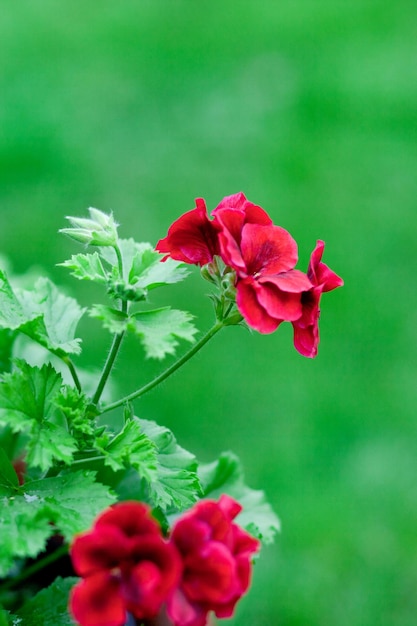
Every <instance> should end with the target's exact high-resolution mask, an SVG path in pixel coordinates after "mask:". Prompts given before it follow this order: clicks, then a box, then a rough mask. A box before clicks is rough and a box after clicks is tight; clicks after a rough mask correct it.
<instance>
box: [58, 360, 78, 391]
mask: <svg viewBox="0 0 417 626" xmlns="http://www.w3.org/2000/svg"><path fill="white" fill-rule="evenodd" d="M62 360H63V362H64V363H65V364H66V365H67V367H68V369H69V371H70V372H71V376H72V379H73V381H74V384H75V386H76V387H77V389H78V391H80V392H81V383H80V379H79V378H78V374H77V370H76V369H75V365H74V363H73V362H72V361H71V359H70V358H69V356H63V357H62Z"/></svg>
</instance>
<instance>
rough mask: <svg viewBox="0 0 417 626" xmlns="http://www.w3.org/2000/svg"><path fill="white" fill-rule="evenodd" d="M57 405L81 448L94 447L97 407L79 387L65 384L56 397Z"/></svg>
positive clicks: (55, 402)
mask: <svg viewBox="0 0 417 626" xmlns="http://www.w3.org/2000/svg"><path fill="white" fill-rule="evenodd" d="M54 404H55V406H56V407H57V408H58V409H60V410H61V411H62V413H63V414H64V416H65V419H66V421H67V424H68V430H69V431H70V433H71V434H72V436H73V437H74V438H75V439H76V440H77V442H78V448H79V450H83V449H85V448H88V447H92V445H93V442H94V435H95V425H96V419H95V418H96V416H97V407H96V406H95V405H92V404H91V403H90V399H89V398H87V396H86V395H85V394H84V393H83V392H81V391H78V389H75V388H74V387H70V386H69V385H64V386H63V387H61V390H60V392H59V393H58V395H57V396H56V397H55V399H54Z"/></svg>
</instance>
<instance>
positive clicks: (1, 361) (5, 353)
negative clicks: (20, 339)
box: [0, 328, 17, 373]
mask: <svg viewBox="0 0 417 626" xmlns="http://www.w3.org/2000/svg"><path fill="white" fill-rule="evenodd" d="M16 335H17V333H16V332H15V331H12V330H9V329H6V328H0V373H1V372H10V368H11V358H12V353H13V344H14V341H15V339H16Z"/></svg>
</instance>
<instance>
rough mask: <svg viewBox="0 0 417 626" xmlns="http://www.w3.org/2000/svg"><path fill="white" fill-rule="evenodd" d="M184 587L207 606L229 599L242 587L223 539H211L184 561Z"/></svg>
mask: <svg viewBox="0 0 417 626" xmlns="http://www.w3.org/2000/svg"><path fill="white" fill-rule="evenodd" d="M182 588H183V590H184V593H185V594H186V595H187V597H188V598H189V599H190V600H192V601H194V602H203V603H204V604H206V605H207V606H212V605H214V604H218V603H219V602H228V601H229V600H230V599H231V597H233V596H234V595H235V594H236V592H237V590H238V589H239V584H238V579H237V576H236V564H235V559H234V557H233V556H232V554H231V553H230V551H229V550H228V548H227V547H226V546H225V545H223V544H222V543H220V542H217V541H210V542H209V543H207V544H206V545H205V546H204V547H203V548H202V549H201V550H200V551H199V552H197V553H193V554H190V555H189V556H188V557H187V559H186V560H185V563H184V574H183V580H182Z"/></svg>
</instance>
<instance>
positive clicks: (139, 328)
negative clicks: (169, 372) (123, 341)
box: [89, 304, 197, 359]
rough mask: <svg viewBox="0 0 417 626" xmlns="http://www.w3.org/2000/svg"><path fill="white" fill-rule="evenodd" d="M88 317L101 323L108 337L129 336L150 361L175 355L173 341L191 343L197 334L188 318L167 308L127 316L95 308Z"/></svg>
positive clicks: (107, 308)
mask: <svg viewBox="0 0 417 626" xmlns="http://www.w3.org/2000/svg"><path fill="white" fill-rule="evenodd" d="M89 315H91V317H95V318H97V319H99V320H101V322H102V324H103V327H104V328H106V329H107V330H109V331H110V332H111V333H122V332H124V331H126V330H127V331H130V332H133V333H134V334H135V335H137V337H139V339H140V341H141V343H142V345H143V347H144V350H145V353H146V356H147V357H148V358H154V359H163V358H164V357H165V356H166V355H167V354H175V349H176V347H177V346H178V341H177V339H184V340H185V341H189V342H191V343H192V342H193V341H194V335H195V333H196V332H197V329H196V327H195V326H194V325H193V324H192V323H191V320H192V319H193V316H192V315H190V314H189V313H186V312H185V311H178V310H176V309H171V308H169V307H166V308H162V309H155V310H153V311H141V312H139V313H134V314H133V315H131V316H128V315H127V314H126V313H123V312H122V311H119V310H118V309H113V308H111V307H108V306H105V305H102V304H96V305H94V306H93V307H92V308H91V309H90V310H89Z"/></svg>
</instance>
